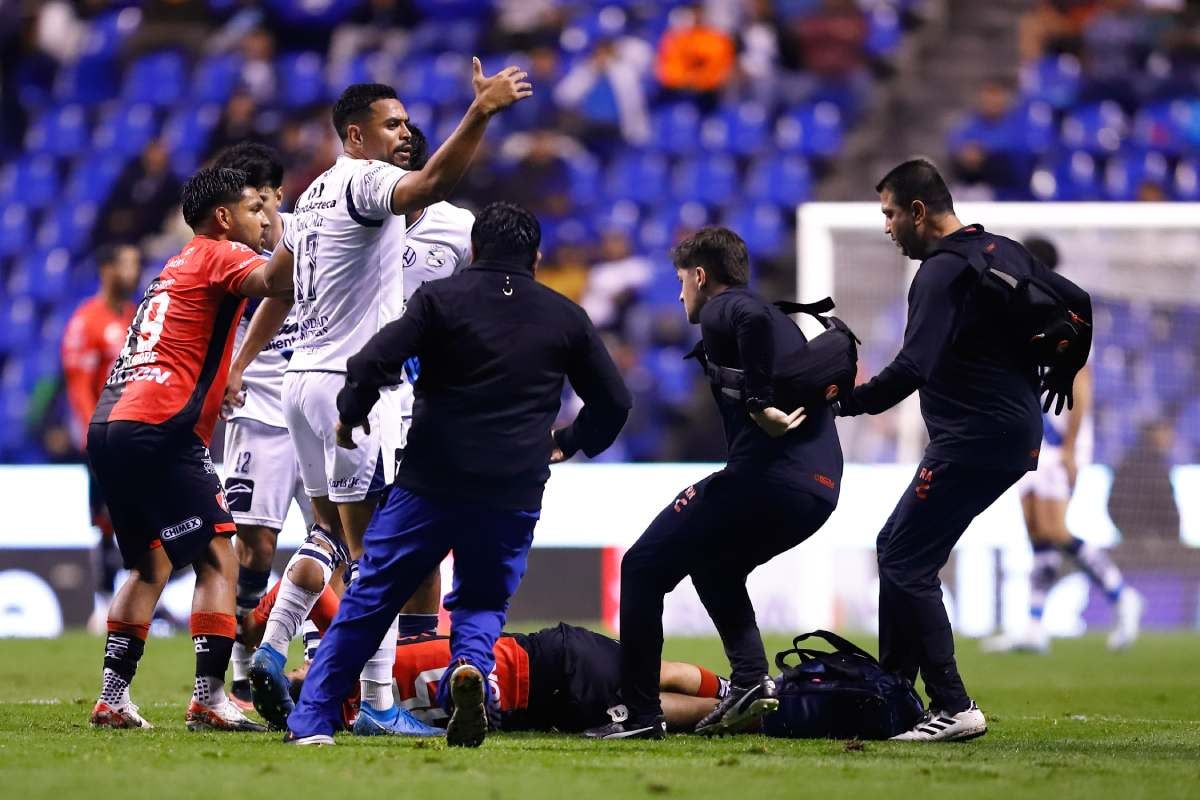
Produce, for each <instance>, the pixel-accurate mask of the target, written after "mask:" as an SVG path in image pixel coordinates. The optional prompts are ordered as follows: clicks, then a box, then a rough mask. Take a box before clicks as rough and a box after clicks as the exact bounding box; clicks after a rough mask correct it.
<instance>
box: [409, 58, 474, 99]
mask: <svg viewBox="0 0 1200 800" xmlns="http://www.w3.org/2000/svg"><path fill="white" fill-rule="evenodd" d="M470 74H471V65H470V62H469V61H468V60H467V59H465V58H463V57H461V56H459V55H457V54H455V53H441V54H440V55H438V56H437V57H436V58H433V59H429V58H428V57H422V58H409V59H407V60H406V61H404V63H403V64H402V66H400V68H399V75H400V86H398V87H397V91H399V92H400V96H401V97H403V98H404V99H405V102H408V101H409V98H411V99H412V100H413V101H415V102H424V103H431V104H433V105H435V106H439V107H443V108H446V109H450V110H457V111H458V112H459V113H460V114H461V112H462V106H463V101H464V100H465V99H466V97H467V93H468V92H470V81H469V77H468V76H469V75H470Z"/></svg>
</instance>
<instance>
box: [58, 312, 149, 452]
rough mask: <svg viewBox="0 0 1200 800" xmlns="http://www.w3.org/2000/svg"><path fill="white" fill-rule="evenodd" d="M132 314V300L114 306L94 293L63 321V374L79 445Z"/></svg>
mask: <svg viewBox="0 0 1200 800" xmlns="http://www.w3.org/2000/svg"><path fill="white" fill-rule="evenodd" d="M133 314H134V308H133V303H130V302H125V303H122V304H121V307H120V308H119V309H114V308H112V307H111V306H109V304H108V303H106V302H105V301H104V298H103V297H100V296H99V295H97V296H96V297H93V298H91V299H89V300H87V301H86V302H84V303H83V305H81V306H79V308H77V309H75V313H74V314H72V315H71V319H70V320H68V322H67V328H66V331H65V332H64V333H63V340H62V350H61V354H62V365H63V378H64V379H65V381H66V385H67V400H68V401H69V402H70V404H71V413H72V414H73V415H74V417H75V422H76V423H77V427H76V428H75V429H74V431H73V432H74V434H75V437H76V440H77V441H78V442H79V443H80V446H82V444H83V439H84V436H85V435H86V431H87V426H88V422H89V421H90V420H91V418H92V414H93V413H94V412H95V411H96V406H97V405H98V404H99V402H100V393H101V392H103V391H104V384H105V382H106V381H107V379H108V374H109V372H110V371H111V370H112V365H113V362H114V361H116V359H117V357H118V356H119V355H120V354H121V348H122V347H123V346H124V344H125V333H126V331H128V330H129V323H130V321H132V320H133Z"/></svg>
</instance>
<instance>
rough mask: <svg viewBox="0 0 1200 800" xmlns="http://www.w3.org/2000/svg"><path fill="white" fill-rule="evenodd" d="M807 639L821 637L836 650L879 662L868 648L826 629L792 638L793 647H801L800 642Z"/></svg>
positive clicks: (797, 648)
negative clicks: (863, 647) (865, 648)
mask: <svg viewBox="0 0 1200 800" xmlns="http://www.w3.org/2000/svg"><path fill="white" fill-rule="evenodd" d="M806 639H821V640H823V641H824V642H825V643H826V644H828V645H830V646H832V647H833V648H834V650H836V651H837V652H839V653H853V654H854V655H856V656H861V657H863V658H865V659H868V660H869V661H871V662H872V663H875V664H878V663H879V662H878V661H877V660H876V659H875V656H873V655H871V654H870V653H868V652H867V651H866V650H863V649H862V648H861V647H859V646H858V645H856V644H855V643H854V642H851V641H850V640H849V639H843V638H842V637H841V636H838V635H837V634H836V633H831V632H829V631H825V630H816V631H811V632H809V633H802V634H800V635H799V636H797V637H796V638H795V639H792V647H793V649H796V650H799V649H801V648H800V643H801V642H803V641H804V640H806Z"/></svg>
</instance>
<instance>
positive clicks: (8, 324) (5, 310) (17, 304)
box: [0, 292, 38, 353]
mask: <svg viewBox="0 0 1200 800" xmlns="http://www.w3.org/2000/svg"><path fill="white" fill-rule="evenodd" d="M9 297H10V298H12V301H11V302H10V303H8V304H7V305H5V306H3V307H0V330H3V331H4V335H3V339H4V343H5V345H6V347H5V349H6V350H7V351H8V352H10V353H13V352H21V351H25V350H28V349H29V348H30V347H31V345H32V344H33V342H34V340H35V339H36V338H37V325H38V317H37V307H36V306H35V305H34V302H33V300H32V299H30V298H29V297H28V296H27V295H23V294H13V293H11V292H10V293H9Z"/></svg>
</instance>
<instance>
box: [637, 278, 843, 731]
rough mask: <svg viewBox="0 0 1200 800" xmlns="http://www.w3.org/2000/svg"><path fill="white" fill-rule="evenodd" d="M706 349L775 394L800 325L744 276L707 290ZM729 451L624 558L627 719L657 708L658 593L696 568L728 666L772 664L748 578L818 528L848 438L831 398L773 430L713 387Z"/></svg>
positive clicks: (739, 672) (799, 338)
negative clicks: (711, 292)
mask: <svg viewBox="0 0 1200 800" xmlns="http://www.w3.org/2000/svg"><path fill="white" fill-rule="evenodd" d="M700 326H701V332H702V334H703V337H704V349H705V352H706V353H707V355H708V358H709V359H710V360H711V361H713V362H714V363H716V364H719V365H720V366H723V367H731V368H734V369H740V370H743V371H744V372H745V374H746V393H747V395H748V396H752V397H756V398H758V399H760V400H761V401H763V402H764V404H765V405H771V402H772V398H771V394H772V389H771V379H772V376H773V375H774V374H776V373H777V372H778V371H779V370H778V367H779V366H781V365H783V364H787V363H789V362H788V359H789V358H790V356H791V355H793V354H794V352H795V351H796V350H797V349H798V348H799V347H802V346H803V344H804V342H805V339H804V334H803V333H802V332H801V331H800V329H799V328H798V327H796V324H795V323H794V322H792V320H791V319H789V318H788V317H787V316H786V315H784V314H783V313H782V312H781V311H779V310H778V309H777V308H775V307H774V306H773V305H771V304H770V303H767V302H766V301H764V300H763V299H762V298H760V297H758V295H756V294H755V293H754V292H752V291H750V290H749V289H747V288H746V287H733V288H730V289H726V290H725V291H724V292H722V293H721V294H719V295H717V296H716V297H714V298H712V299H711V300H709V301H708V302H707V303H706V304H705V305H704V308H703V309H702V310H701V312H700ZM713 397H714V398H715V399H716V402H717V407H718V409H719V410H720V412H721V418H722V423H723V425H724V428H725V440H726V444H727V446H728V452H729V459H728V464H727V465H726V467H725V469H723V470H721V471H719V472H716V473H714V474H712V475H709V476H708V477H707V478H705V479H704V480H702V481H700V482H699V483H697V484H695V485H694V486H689V487H688V488H687V489H685V490H684V491H683V492H681V493H680V494H679V495H678V496H677V497H676V498H675V500H674V501H673V502H672V503H671V504H670V505H668V506H667V507H666V508H664V509H663V510H662V512H660V513H659V515H658V516H657V517H656V518H655V519H654V521H653V522H652V523H650V527H649V528H647V529H646V531H645V532H644V533H643V534H642V535H641V537H640V538H639V539H638V540H637V542H636V543H635V544H634V545H633V547H632V548H630V549H629V551H628V552H627V553H626V554H625V557H624V559H623V560H622V562H621V699H622V701H623V702H624V704H625V706H626V707H627V708H628V710H629V718H630V719H631V720H635V721H639V722H640V721H645V720H647V719H648V718H651V717H654V716H656V715H658V714H660V713H662V709H661V705H660V703H659V685H658V680H659V668H660V667H659V662H660V659H661V657H662V645H663V630H662V612H663V597H664V596H665V595H666V594H667V593H668V592H670V591H671V590H672V589H674V588H675V587H676V586H677V585H678V584H679V582H680V581H681V580H683V579H684V578H685V577H687V576H689V575H690V576H691V578H692V583H693V585H694V586H695V587H696V593H697V594H698V595H699V596H700V600H701V602H703V603H704V608H705V610H707V611H708V613H709V616H711V617H712V620H713V624H714V625H716V628H717V632H718V633H719V634H720V636H721V643H722V644H723V645H724V647H725V654H726V656H727V657H728V658H729V664H730V667H731V673H730V680H731V681H732V683H733V685H735V686H739V687H749V686H753V685H754V684H755V682H757V681H758V680H759V679H760V678H762V676H763V675H766V674H767V673H768V671H769V667H768V665H767V657H766V653H765V652H764V649H763V643H762V637H761V636H760V634H759V631H758V623H757V622H756V621H755V617H754V606H753V605H751V603H750V596H749V594H747V592H746V577H747V576H748V575H749V574H750V572H751V571H752V570H753V569H754V568H755V567H757V566H759V565H760V564H764V563H766V562H767V561H769V560H771V559H772V558H774V557H775V556H777V555H779V554H780V553H783V552H785V551H787V550H790V549H791V548H793V547H795V546H796V545H797V544H799V543H800V542H802V541H804V540H805V539H807V538H808V537H809V536H811V535H812V534H813V533H815V532H816V531H817V529H818V528H820V527H821V526H822V525H823V524H824V523H825V520H826V519H828V518H829V515H830V514H831V513H833V509H834V507H835V506H836V505H837V499H838V492H839V489H840V487H841V480H842V448H841V443H840V442H839V440H838V435H837V429H836V428H835V427H834V421H833V415H832V413H830V411H829V410H828V408H819V409H810V410H809V412H808V419H807V420H805V422H804V424H803V425H801V426H800V427H799V428H798V429H796V430H795V431H792V432H791V433H788V434H787V435H785V436H782V437H780V438H778V439H772V438H771V437H769V436H767V435H766V434H765V433H763V431H762V430H761V429H760V428H759V427H758V426H757V425H756V424H755V423H754V421H753V420H752V419H751V418H750V416H749V413H748V412H747V409H746V406H745V404H744V402H743V401H739V400H734V399H731V398H730V397H727V396H726V395H724V394H722V393H721V392H720V391H719V390H718V389H717V388H716V387H714V388H713Z"/></svg>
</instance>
